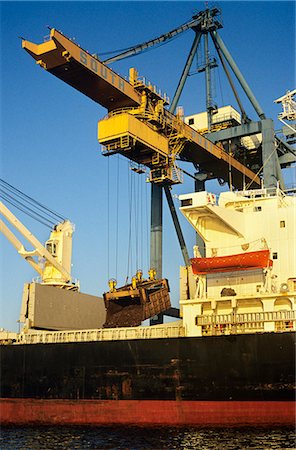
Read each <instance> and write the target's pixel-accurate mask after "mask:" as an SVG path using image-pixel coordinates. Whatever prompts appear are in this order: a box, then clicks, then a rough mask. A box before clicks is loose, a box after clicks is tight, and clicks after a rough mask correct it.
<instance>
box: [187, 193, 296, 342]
mask: <svg viewBox="0 0 296 450" xmlns="http://www.w3.org/2000/svg"><path fill="white" fill-rule="evenodd" d="M180 200H181V208H180V209H181V211H182V213H183V214H184V215H185V217H186V218H187V220H188V221H189V222H190V224H191V225H192V226H193V227H194V229H195V230H196V232H197V233H198V234H199V235H200V236H201V237H202V238H203V240H204V243H205V257H204V258H203V257H201V254H200V251H199V250H200V249H198V247H197V246H195V247H194V258H193V259H192V260H191V262H192V267H191V268H185V267H183V268H181V284H180V287H181V292H180V300H181V308H182V310H183V325H184V326H185V330H186V331H185V333H186V335H188V336H196V335H204V334H234V333H246V332H251V333H252V332H260V331H271V332H272V331H284V330H288V329H293V328H294V327H295V309H296V305H295V303H296V234H295V216H296V197H295V196H292V195H286V194H285V193H284V192H283V191H281V190H280V189H279V188H277V189H261V190H258V189H257V190H250V191H240V192H224V193H221V194H220V197H219V201H218V202H217V199H216V196H215V195H213V194H210V193H207V192H196V193H192V194H186V195H181V196H180Z"/></svg>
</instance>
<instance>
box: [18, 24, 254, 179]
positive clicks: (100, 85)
mask: <svg viewBox="0 0 296 450" xmlns="http://www.w3.org/2000/svg"><path fill="white" fill-rule="evenodd" d="M22 46H23V48H24V49H25V50H26V51H27V52H28V53H29V54H30V55H31V56H32V57H33V58H34V59H35V60H36V63H37V64H39V65H40V66H41V67H42V68H44V69H45V70H47V71H48V72H50V73H52V74H53V75H55V76H56V77H58V78H60V79H61V80H62V81H64V82H65V83H67V84H69V85H71V86H72V87H74V88H75V89H77V90H78V91H80V92H82V93H83V94H85V95H86V96H88V97H89V98H91V99H92V100H94V101H95V102H97V103H99V104H100V105H102V106H103V107H105V108H107V109H108V112H109V115H108V117H107V118H105V119H104V120H102V121H100V122H99V142H100V143H101V144H102V145H104V151H103V153H104V154H105V155H111V154H113V153H121V154H122V155H124V156H126V157H127V158H129V159H131V160H133V161H136V162H137V163H141V164H144V165H146V166H147V167H149V168H150V169H151V174H150V181H152V182H154V183H157V182H159V183H163V182H165V183H168V184H175V183H180V182H181V181H182V180H181V176H180V170H179V169H178V167H177V165H176V160H177V158H181V159H183V160H185V161H189V162H193V163H195V164H198V165H199V166H200V168H201V169H202V170H204V171H206V172H208V173H212V174H213V176H215V177H219V178H224V179H226V180H227V179H228V173H229V167H231V169H232V181H233V184H234V186H236V187H238V188H239V187H242V186H243V182H244V181H247V182H248V183H253V184H254V187H255V186H258V185H260V179H259V177H258V176H257V175H256V174H255V173H254V172H252V171H251V170H250V169H248V168H247V167H245V166H244V165H243V164H242V163H240V162H239V161H237V160H236V159H235V158H233V157H232V156H231V155H229V154H228V153H227V152H225V151H224V150H223V148H222V146H218V145H216V144H214V143H212V142H211V141H210V140H208V139H206V138H205V137H204V136H201V135H200V134H199V133H198V132H196V131H195V130H193V129H192V128H191V127H190V126H189V125H186V124H185V123H184V121H183V119H182V118H181V117H178V116H175V115H173V114H171V113H169V111H168V110H167V109H165V106H166V105H167V104H168V98H167V97H166V95H162V94H161V93H160V92H159V91H157V89H156V87H155V86H153V85H152V84H151V83H147V82H146V81H145V80H144V81H143V80H142V79H140V78H139V77H138V74H137V72H136V71H135V69H131V71H130V80H129V82H128V81H126V80H125V79H124V78H123V77H121V76H120V75H118V74H117V73H115V72H114V71H113V70H111V69H110V68H109V67H108V66H107V65H106V64H104V63H103V62H101V61H100V60H99V59H98V58H96V57H94V56H93V55H91V54H90V53H89V52H87V51H86V50H84V49H82V48H81V47H80V46H79V45H77V44H76V43H74V42H73V41H71V40H70V39H69V38H67V37H66V36H64V35H63V34H62V33H61V32H59V31H57V30H55V29H51V33H50V40H49V41H47V42H44V43H42V44H39V45H38V44H34V43H32V42H29V41H27V40H23V41H22ZM126 116H128V119H126ZM114 125H115V126H114Z"/></svg>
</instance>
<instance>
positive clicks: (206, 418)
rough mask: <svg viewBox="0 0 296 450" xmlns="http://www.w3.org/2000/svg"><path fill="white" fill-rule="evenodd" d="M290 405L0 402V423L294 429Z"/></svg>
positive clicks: (287, 402)
mask: <svg viewBox="0 0 296 450" xmlns="http://www.w3.org/2000/svg"><path fill="white" fill-rule="evenodd" d="M295 412H296V411H295V403H294V402H289V401H283V402H282V401H270V402H260V401H231V402H226V401H170V400H168V401H165V400H76V401H73V400H36V399H1V400H0V420H1V424H2V425H24V424H27V425H31V424H40V425H41V424H50V425H60V424H63V425H176V426H180V425H199V426H224V425H227V426H243V425H248V426H258V425H292V426H293V425H295V420H296V414H295Z"/></svg>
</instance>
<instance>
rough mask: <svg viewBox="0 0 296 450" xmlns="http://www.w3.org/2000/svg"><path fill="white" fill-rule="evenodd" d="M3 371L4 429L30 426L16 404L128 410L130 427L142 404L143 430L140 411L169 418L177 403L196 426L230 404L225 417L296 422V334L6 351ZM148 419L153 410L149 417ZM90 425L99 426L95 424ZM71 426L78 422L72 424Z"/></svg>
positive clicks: (29, 347)
mask: <svg viewBox="0 0 296 450" xmlns="http://www.w3.org/2000/svg"><path fill="white" fill-rule="evenodd" d="M1 372H2V373H1V397H2V405H3V408H2V416H3V417H2V420H3V421H4V422H6V423H12V422H13V423H14V422H18V421H20V422H23V423H25V422H26V420H21V417H19V419H17V418H16V416H15V414H14V417H11V414H12V413H11V408H12V407H13V406H12V405H15V404H16V403H18V402H19V404H23V405H29V404H31V405H32V404H36V402H37V404H38V401H41V402H43V403H42V404H43V405H45V404H48V405H53V404H55V403H56V405H58V404H60V405H66V404H69V405H72V406H71V408H72V409H73V408H74V406H75V405H76V406H78V405H80V406H81V405H82V404H83V402H84V404H85V402H89V403H88V410H90V409H89V408H90V405H95V404H99V405H101V406H100V408H102V405H104V404H105V405H106V407H107V405H108V408H110V407H111V409H112V404H113V405H114V407H115V406H116V411H117V413H118V415H119V413H120V414H122V411H121V409H122V408H127V410H129V406H128V405H130V407H131V409H130V413H131V420H130V422H133V421H135V420H137V414H136V413H135V412H132V408H133V407H134V406H135V405H136V409H137V411H138V412H139V413H138V422H139V423H141V417H142V415H143V411H141V407H140V406H139V405H141V404H142V405H144V404H146V407H147V408H148V406H149V405H150V406H151V405H154V406H153V408H154V409H155V406H156V405H157V404H159V407H161V408H163V407H162V406H161V405H160V403H159V402H162V404H163V405H167V406H168V405H171V407H170V408H169V409H170V411H173V410H174V408H175V407H176V406H173V405H176V404H178V405H179V406H180V407H183V408H185V407H188V408H189V410H190V405H192V406H191V410H192V423H199V421H198V419H197V418H195V419H194V417H193V416H194V414H193V410H194V408H195V407H196V405H198V404H199V407H201V406H202V405H204V406H203V408H204V409H203V416H204V417H206V416H207V414H206V410H208V408H210V410H211V411H212V410H213V407H214V405H218V404H219V405H220V406H221V405H223V408H226V405H228V406H227V408H228V409H227V408H226V410H228V411H230V410H232V409H233V410H234V412H233V414H235V415H239V412H238V411H239V410H240V409H241V406H239V405H245V406H246V405H247V406H248V408H249V406H250V404H251V403H252V405H251V409H252V410H254V408H255V411H257V413H259V412H258V411H259V410H260V408H263V406H262V405H265V406H264V408H263V409H264V411H268V410H269V411H271V409H274V411H276V410H277V411H278V413H279V417H280V415H282V414H283V413H284V415H285V417H286V419H285V423H286V422H291V423H292V421H294V420H295V416H294V412H293V411H294V406H292V405H293V402H294V399H295V397H294V396H295V332H283V333H262V334H246V335H235V336H233V335H231V336H211V337H196V338H190V337H188V338H167V339H140V340H118V341H100V342H83V343H82V342H81V343H79V342H77V343H67V344H26V345H5V346H2V347H1ZM30 402H31V403H30ZM34 402H35V403H34ZM46 402H47V403H46ZM69 402H70V403H69ZM135 402H136V403H135ZM120 404H121V406H120ZM9 405H10V406H9ZM73 405H74V406H73ZM110 405H111V406H110ZM182 405H183V406H182ZM193 405H195V406H193ZM256 405H257V406H256ZM268 405H269V406H268ZM80 406H79V407H80ZM69 407H70V406H69ZM44 408H45V406H44ZM108 408H107V409H108ZM223 408H222V409H223ZM229 408H230V409H229ZM248 408H247V409H248ZM25 409H26V408H25V407H24V410H25ZM74 409H75V408H74ZM103 409H104V408H103ZM103 409H100V418H101V419H100V420H99V422H102V423H104V420H105V419H104V418H107V419H106V420H109V419H108V417H109V416H108V414H107V412H104V411H103ZM148 409H149V408H148ZM166 409H167V408H164V409H163V411H165V410H166ZM185 409H186V408H185ZM62 410H63V408H62ZM106 411H107V410H106ZM281 411H282V412H281ZM288 412H289V413H288ZM212 413H213V414H214V415H215V414H216V413H217V411H216V413H215V412H213V411H212ZM32 414H33V413H32ZM77 414H78V416H79V414H80V413H79V412H78V413H77ZM113 414H114V413H113ZM135 414H136V415H135ZM149 414H150V413H149V412H148V411H147V414H146V415H145V417H146V416H147V417H148V416H149ZM161 414H162V413H161V411H159V415H160V416H161ZM180 414H182V412H181V413H180V412H178V416H180ZM219 414H220V413H219ZM219 414H218V416H219ZM221 414H222V412H221ZM262 414H263V413H262ZM264 414H266V412H265V413H264ZM274 414H275V412H274V413H273V420H275V421H276V417H274ZM287 414H288V416H289V418H287ZM94 415H95V414H94ZM247 415H248V416H249V415H250V411H249V409H248V412H247ZM185 416H186V414H185ZM218 416H217V421H219V417H218ZM42 417H43V419H44V420H43V422H47V421H48V422H50V421H51V420H49V419H48V420H47V419H46V414H45V416H44V415H43V416H42ZM112 417H113V418H114V421H115V422H117V420H116V419H115V416H114V415H113V416H112ZM119 417H120V415H119ZM186 417H187V416H186ZM30 419H32V415H31V417H30ZM37 419H38V418H36V420H37ZM27 420H29V418H28V419H27ZM32 420H33V419H32ZM40 420H41V419H40V417H39V421H40ZM55 420H58V418H57V417H56V419H55ZM118 420H119V419H118ZM186 420H188V419H186ZM199 420H200V419H199ZM221 420H222V422H223V418H222V417H221ZM241 420H242V421H243V418H241ZM257 420H259V419H257ZM77 421H78V423H79V420H78V419H77V416H76V419H75V421H74V422H75V423H76V422H77ZM89 421H90V423H98V420H97V419H96V420H95V419H94V418H93V419H92V420H91V419H89ZM147 421H148V422H149V420H148V419H147V420H146V419H145V421H144V422H145V423H146V422H147ZM279 421H280V422H281V420H279ZM37 422H38V420H37ZM66 422H67V420H66ZM68 422H70V423H74V422H73V421H72V422H71V420H70V418H69V420H68ZM154 422H155V419H154V421H153V420H152V418H151V423H154ZM179 422H180V423H182V420H181V419H180V420H179ZM179 422H178V423H179ZM263 422H264V420H263ZM108 423H109V422H108ZM157 423H167V421H166V419H165V414H164V416H163V422H161V420H160V422H159V419H158V421H157ZM248 423H249V422H248Z"/></svg>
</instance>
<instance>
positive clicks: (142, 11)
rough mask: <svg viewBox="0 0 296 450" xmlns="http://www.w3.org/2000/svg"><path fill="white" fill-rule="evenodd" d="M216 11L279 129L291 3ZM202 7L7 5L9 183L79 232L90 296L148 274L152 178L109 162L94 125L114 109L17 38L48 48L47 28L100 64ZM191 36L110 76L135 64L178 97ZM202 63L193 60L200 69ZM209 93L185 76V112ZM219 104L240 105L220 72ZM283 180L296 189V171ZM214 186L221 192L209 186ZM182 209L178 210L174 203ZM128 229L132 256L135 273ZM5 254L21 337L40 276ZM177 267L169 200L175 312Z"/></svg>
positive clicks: (76, 247)
mask: <svg viewBox="0 0 296 450" xmlns="http://www.w3.org/2000/svg"><path fill="white" fill-rule="evenodd" d="M213 5H214V4H213V3H211V2H210V3H209V6H213ZM215 6H218V7H221V9H222V19H223V25H224V28H223V29H222V30H220V35H221V37H222V38H223V40H224V42H225V43H226V45H227V47H228V49H229V50H230V52H231V54H232V56H233V58H234V59H235V61H236V62H237V64H238V66H239V68H240V70H241V71H242V73H243V74H244V76H245V78H246V80H247V81H248V83H249V85H250V87H251V88H252V90H253V92H254V94H255V95H256V97H257V99H258V101H259V103H260V104H261V106H262V108H263V110H264V111H265V113H266V115H267V116H268V117H271V118H272V119H274V120H275V124H276V125H275V126H276V128H280V126H281V125H280V123H279V122H278V121H277V120H276V117H277V114H278V113H279V112H280V107H279V106H278V105H275V104H274V103H273V101H274V99H276V98H278V97H280V96H282V95H283V94H284V93H285V92H286V90H288V89H290V90H291V89H293V88H294V87H295V59H294V55H295V4H294V2H216V3H215ZM204 7H205V3H204V2H172V1H170V2H29V3H27V2H2V3H1V178H4V179H5V180H6V181H8V182H9V183H11V184H12V185H14V186H16V187H17V188H19V189H21V190H23V191H24V192H26V193H27V194H28V195H30V196H32V197H34V198H36V199H37V200H39V201H40V202H42V203H43V204H45V205H47V206H48V207H50V208H52V209H54V210H56V211H58V212H61V213H62V214H63V215H64V216H66V217H68V218H69V219H70V220H71V221H72V222H73V223H74V224H75V225H76V231H75V234H74V241H73V276H74V277H76V278H78V279H79V280H80V283H81V290H82V291H83V292H87V293H89V294H93V295H101V294H102V292H104V291H105V290H107V286H108V285H107V282H108V278H110V277H117V278H118V283H119V284H123V283H124V281H125V277H126V276H127V275H129V276H130V275H132V274H133V273H135V271H136V269H137V268H139V266H141V268H142V269H143V271H144V273H146V272H147V269H148V246H149V244H148V243H147V235H148V224H149V215H150V211H149V203H150V185H149V184H148V183H146V182H145V176H143V175H142V176H139V175H136V174H134V173H131V171H130V170H129V166H128V162H127V161H126V160H124V159H123V158H120V159H119V158H117V157H113V158H109V159H108V158H104V157H103V156H102V155H101V150H100V145H99V144H98V141H97V136H96V134H97V122H98V120H99V119H101V118H103V117H104V115H105V114H106V110H105V109H104V108H102V107H100V106H99V105H97V104H96V103H94V102H92V101H91V100H90V99H88V98H87V97H85V96H83V95H82V94H80V93H79V92H77V91H75V90H74V89H73V88H71V87H69V86H67V85H66V84H64V83H63V82H61V81H60V80H58V79H56V78H55V77H53V76H52V75H50V74H47V73H46V72H45V71H44V70H41V69H40V68H39V67H38V66H36V65H35V63H34V61H33V59H32V58H31V57H30V56H29V55H28V54H27V53H26V52H25V51H24V50H22V48H21V40H20V39H19V37H20V36H22V37H24V38H26V39H28V40H31V41H33V42H36V43H37V42H38V43H40V42H43V38H44V36H46V35H47V34H48V29H47V26H51V27H55V28H57V29H59V30H61V31H62V32H63V33H64V34H65V35H67V36H69V37H71V38H73V37H75V38H76V42H78V43H79V44H80V45H81V46H82V47H83V48H85V49H87V50H89V51H90V52H91V53H98V54H99V55H100V54H103V53H104V52H107V51H111V50H116V49H121V48H125V47H129V46H131V45H134V44H137V43H141V42H144V41H146V40H149V39H151V38H153V37H156V36H158V35H160V34H162V33H164V32H167V31H169V30H171V29H173V28H175V27H177V26H178V25H181V24H183V23H184V22H186V21H188V20H190V19H191V16H192V15H193V14H194V13H195V12H197V11H198V10H202V9H204ZM193 37H194V36H193V32H192V31H188V32H186V33H184V34H183V35H182V36H180V37H179V38H178V39H174V40H173V41H172V42H170V43H168V44H167V45H164V46H161V47H159V48H157V49H155V50H153V51H149V52H146V53H144V54H141V55H139V56H137V57H135V58H131V59H127V60H123V61H120V62H117V63H115V64H113V65H112V67H113V68H114V70H115V71H116V72H118V73H120V74H121V75H123V76H127V75H128V68H129V67H136V68H137V69H138V71H139V73H140V75H143V76H146V77H147V78H148V79H150V80H151V81H152V82H153V83H154V84H156V85H157V86H158V87H159V88H161V90H162V91H165V92H166V93H167V94H168V95H169V96H170V97H171V98H172V96H173V94H174V91H175V88H176V85H177V82H178V80H179V77H180V74H181V71H182V69H183V65H184V63H185V61H186V58H187V54H188V52H189V49H190V46H191V43H192V40H193ZM212 53H213V52H212ZM196 66H197V63H196V61H195V62H194V63H193V71H194V69H195V68H196ZM204 86H205V81H204V77H203V76H202V75H200V74H199V75H192V76H190V77H189V79H188V83H187V85H186V88H185V90H184V94H183V95H182V97H181V100H180V104H181V105H182V106H183V107H184V110H185V114H186V115H190V114H193V113H195V112H200V111H203V110H205V104H204V98H205V93H204V91H205V88H204ZM215 95H216V97H215V101H216V102H217V103H218V105H219V106H222V105H223V104H224V105H225V104H226V105H227V104H233V105H234V106H236V105H235V102H234V100H233V97H232V95H231V92H230V89H229V87H228V86H227V84H226V82H225V77H224V76H223V73H222V69H221V68H219V69H218V70H216V73H215ZM242 98H243V100H244V104H245V107H246V109H247V112H248V113H249V114H250V116H251V117H252V118H253V119H254V120H256V119H257V118H256V114H255V113H254V112H253V110H252V108H251V107H250V105H249V103H248V102H247V100H246V99H245V97H244V96H243V95H242ZM187 169H190V168H189V167H188V168H187ZM286 177H287V179H288V181H289V182H291V181H294V182H295V175H294V177H293V175H292V176H291V171H290V174H286ZM130 186H133V191H134V196H136V197H137V198H138V199H141V201H140V200H139V201H138V202H137V204H138V206H137V208H136V207H135V208H134V211H133V216H134V217H133V220H132V223H131V224H130V220H129V187H130ZM208 189H209V190H214V191H217V189H218V188H217V186H216V185H214V184H211V185H210V186H209V187H208ZM189 191H193V182H192V180H191V179H186V181H185V183H184V184H183V185H180V186H177V187H176V188H174V191H173V194H176V195H178V194H180V193H185V192H189ZM108 202H109V204H110V207H109V208H108ZM175 204H176V207H178V201H177V200H176V199H175ZM14 212H15V214H16V215H17V216H18V217H19V218H20V219H21V220H22V221H23V222H24V224H25V225H26V226H27V227H28V228H29V229H30V230H31V231H32V232H33V233H34V234H35V235H36V237H37V238H38V239H39V240H40V241H41V242H44V241H45V240H46V239H47V237H48V231H49V230H48V229H46V228H45V227H43V226H41V225H40V224H38V223H36V222H34V221H32V220H31V219H30V218H29V217H27V216H25V215H23V214H22V213H18V212H16V211H14ZM180 220H181V225H182V227H183V230H184V234H185V237H186V242H187V246H188V249H189V252H190V254H192V253H191V252H192V250H191V249H192V245H193V244H194V233H193V231H192V230H191V229H190V227H189V225H187V224H186V223H185V219H183V218H182V217H181V218H180ZM136 222H137V224H138V225H139V226H138V227H137V230H136ZM130 226H132V232H133V235H134V240H133V244H132V255H133V257H132V264H131V266H132V267H131V271H130V272H129V273H128V274H127V254H128V235H129V230H130ZM108 229H109V231H108ZM117 230H118V231H117ZM1 254H2V255H1V263H2V266H1V279H0V282H1V291H0V293H1V299H0V311H1V320H0V327H1V326H2V327H5V328H9V329H14V330H15V329H17V327H16V321H17V319H18V316H19V309H20V304H21V295H22V287H23V284H24V282H26V281H30V280H31V279H32V278H33V277H35V273H34V271H33V269H31V267H30V266H29V265H28V264H27V263H26V262H25V261H24V260H22V258H21V257H20V256H19V255H18V254H17V253H16V252H15V250H14V249H13V247H12V246H11V244H10V243H8V242H6V240H5V239H4V238H2V237H1ZM181 264H182V256H181V252H180V250H179V247H178V244H177V238H176V236H175V232H174V229H173V226H172V223H171V218H170V216H169V214H168V210H167V206H166V204H165V202H164V264H163V265H164V269H163V275H164V276H166V277H168V278H169V281H170V285H171V288H172V295H171V297H172V303H173V305H174V306H177V303H178V289H179V287H178V286H179V266H180V265H181Z"/></svg>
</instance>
